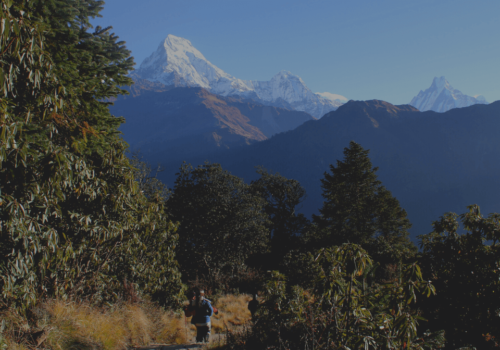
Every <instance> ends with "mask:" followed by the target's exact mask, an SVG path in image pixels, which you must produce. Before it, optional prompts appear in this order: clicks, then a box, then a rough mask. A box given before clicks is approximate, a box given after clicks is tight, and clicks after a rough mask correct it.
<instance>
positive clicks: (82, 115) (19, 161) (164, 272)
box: [0, 0, 181, 308]
mask: <svg viewBox="0 0 500 350" xmlns="http://www.w3.org/2000/svg"><path fill="white" fill-rule="evenodd" d="M0 3H1V9H0V17H1V20H2V23H3V25H2V26H1V31H0V45H1V49H0V65H1V69H0V94H1V95H2V96H3V98H2V100H1V103H0V179H1V181H0V192H1V193H0V202H1V205H0V230H1V231H0V235H1V239H0V242H1V243H0V291H1V293H2V297H3V298H4V300H5V301H6V302H7V303H8V304H9V305H16V306H19V307H21V308H27V307H29V306H31V305H33V304H35V303H36V302H37V300H39V299H40V298H43V297H47V296H57V297H61V298H67V297H70V296H75V297H76V296H78V297H85V298H88V299H91V300H94V301H96V302H99V301H103V300H107V299H112V298H115V297H116V295H117V293H119V292H120V287H121V286H122V279H123V278H125V277H127V278H128V280H129V281H130V282H133V283H136V284H137V285H138V286H140V287H142V288H143V290H144V291H149V292H157V291H158V289H162V288H164V287H165V288H166V289H167V288H171V289H169V291H170V292H172V294H174V295H175V294H179V293H180V291H179V290H180V289H181V285H180V283H179V284H178V285H177V286H173V284H175V283H176V281H177V282H180V281H179V276H178V272H177V271H176V267H175V264H172V259H173V256H174V255H173V246H174V245H175V240H176V237H175V234H174V232H173V231H174V229H175V228H174V227H173V226H172V224H170V223H168V221H166V218H165V217H164V214H163V213H164V209H163V205H164V204H163V203H162V202H161V201H156V200H150V199H148V198H147V197H146V196H144V195H143V194H141V193H140V192H139V186H138V184H137V183H136V182H135V181H134V171H133V168H132V167H131V166H130V164H129V161H128V159H127V158H126V157H125V154H124V151H125V149H126V144H125V143H124V142H123V140H122V139H121V138H120V137H119V131H118V130H117V128H118V126H119V125H120V123H121V122H122V121H123V120H122V119H120V118H115V117H113V116H111V115H110V113H109V110H108V108H107V106H108V103H107V102H104V100H106V99H108V98H110V97H115V96H117V95H118V94H120V93H123V92H124V91H123V90H121V89H120V88H119V87H118V86H119V85H127V84H130V83H131V82H132V81H131V80H130V78H128V77H127V76H126V74H127V73H128V71H129V70H130V69H131V67H132V65H133V60H132V58H131V57H130V53H129V51H128V50H127V49H126V48H125V47H124V46H123V42H118V41H117V37H116V36H115V35H114V34H111V33H110V31H109V30H110V29H111V28H106V29H101V28H96V30H95V31H94V32H93V33H91V32H89V29H90V28H91V25H90V23H89V17H94V16H97V15H98V13H99V11H100V10H101V8H102V7H101V5H102V4H103V1H95V0H87V1H77V0H68V1H55V0H46V1H41V0H38V1H37V0H34V1H27V0H19V1H15V2H13V1H10V0H1V1H0ZM160 222H161V224H160ZM152 243H156V244H159V243H161V244H165V246H164V247H163V248H162V249H163V250H162V251H161V254H162V259H163V260H160V261H157V262H155V261H154V260H151V259H154V257H155V254H149V253H144V252H142V250H141V249H142V248H143V247H144V246H146V245H149V244H152ZM148 254H149V255H148ZM165 260H168V261H169V263H168V264H166V266H165V268H163V267H162V266H163V264H162V263H163V262H165ZM168 286H170V287H168Z"/></svg>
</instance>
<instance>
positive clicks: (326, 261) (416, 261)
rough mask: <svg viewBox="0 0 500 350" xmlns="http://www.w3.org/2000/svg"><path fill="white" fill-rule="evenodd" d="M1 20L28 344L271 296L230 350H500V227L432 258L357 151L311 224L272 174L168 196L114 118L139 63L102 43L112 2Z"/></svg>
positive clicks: (8, 283)
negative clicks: (60, 308)
mask: <svg viewBox="0 0 500 350" xmlns="http://www.w3.org/2000/svg"><path fill="white" fill-rule="evenodd" d="M0 3H1V9H0V20H1V24H0V65H1V70H0V94H1V96H2V97H1V101H0V293H1V300H0V312H1V313H5V312H7V311H8V312H9V313H10V314H12V313H15V314H17V315H18V316H19V317H25V319H26V323H27V324H28V326H23V327H24V329H25V330H24V331H23V332H25V333H26V334H29V333H30V331H29V330H30V329H31V328H30V325H31V326H32V327H33V329H36V330H37V331H39V329H38V328H36V327H41V326H40V325H38V324H37V318H36V317H37V316H36V310H37V307H38V306H39V305H40V304H41V303H42V302H44V301H47V300H50V299H57V300H59V301H60V300H73V301H81V300H85V301H86V302H87V303H88V304H89V305H97V306H101V307H103V306H106V305H107V306H108V307H109V306H110V305H113V303H117V302H120V301H122V300H124V299H127V298H128V297H131V296H133V297H134V298H135V299H142V300H148V299H149V300H151V301H153V302H156V303H157V304H156V305H158V304H159V305H162V306H164V307H168V308H172V309H174V310H175V309H176V308H177V307H178V305H179V303H180V301H181V300H182V295H183V292H184V291H185V289H186V284H191V285H194V284H198V285H202V286H205V287H208V288H209V291H212V292H216V291H224V292H228V291H231V290H233V289H238V290H240V291H244V292H249V291H255V290H259V291H261V292H262V293H263V302H262V304H261V307H260V310H259V311H258V314H257V316H256V322H255V324H254V326H253V328H252V330H251V332H248V333H246V335H245V336H244V337H243V338H241V339H237V338H230V339H232V341H230V342H229V343H228V345H227V346H228V347H238V348H249V349H255V348H265V347H267V348H287V349H303V348H307V349H348V348H349V349H354V348H356V349H405V348H408V349H435V348H446V349H456V348H459V347H466V346H475V347H477V348H481V349H489V348H494V347H498V343H497V339H498V337H499V336H500V317H499V311H500V305H499V304H498V297H497V295H498V294H499V293H500V288H499V287H500V281H499V273H500V272H499V271H500V270H499V269H500V266H499V258H500V251H499V249H498V241H499V239H500V237H499V235H500V216H499V215H497V214H491V215H490V216H488V217H486V218H485V217H483V216H482V215H481V214H480V211H479V207H478V206H477V205H474V206H471V207H469V212H467V213H465V214H462V215H460V216H457V215H456V214H453V213H448V214H445V215H444V216H443V217H442V218H440V219H439V220H438V221H436V222H435V223H434V231H433V232H432V233H430V234H427V235H422V236H420V240H421V248H422V251H421V252H417V248H416V246H415V245H414V244H413V243H412V242H411V241H410V240H409V238H408V232H407V229H408V228H409V227H410V225H411V224H410V222H409V220H408V219H407V217H406V212H405V211H404V209H402V208H401V207H400V205H399V202H398V200H397V199H396V198H394V197H393V196H392V195H391V193H390V192H389V191H388V190H387V189H386V188H385V187H384V186H383V185H382V184H381V182H380V181H379V180H377V176H376V174H375V173H376V170H377V169H376V168H373V167H372V164H371V161H370V159H369V156H368V155H369V151H368V150H364V149H363V148H362V147H361V145H359V144H356V143H354V142H351V143H350V144H349V146H348V147H347V148H345V150H344V159H343V160H342V161H340V160H339V161H338V162H337V164H336V166H334V165H331V166H330V172H326V173H325V174H324V179H323V180H322V189H323V196H324V199H325V201H324V205H323V207H322V208H320V215H317V216H314V217H313V220H312V222H310V221H309V220H308V219H307V218H305V217H304V216H303V215H300V214H297V212H296V209H297V207H298V206H299V205H300V203H301V202H302V201H303V199H304V198H305V195H306V194H305V191H304V189H303V188H302V186H301V185H300V183H299V182H298V181H296V180H293V179H287V178H285V177H283V176H281V175H280V174H278V173H272V172H269V171H267V170H266V169H263V168H258V169H257V173H258V174H259V175H260V178H259V179H258V180H255V181H253V182H252V183H250V184H246V183H245V182H244V181H243V180H242V179H240V178H238V177H236V176H234V175H232V174H230V173H229V172H228V171H226V170H224V169H222V167H221V166H220V165H219V164H209V163H206V164H204V165H201V166H198V167H196V168H193V167H191V166H190V165H187V164H186V165H184V166H183V167H182V168H181V169H180V171H179V173H178V178H177V181H176V182H175V186H174V188H173V189H172V190H169V189H168V188H167V187H166V186H165V185H164V184H162V183H161V182H160V181H158V179H157V177H156V176H155V174H153V173H152V172H151V169H150V167H149V165H148V164H147V163H144V162H142V161H141V160H140V158H139V157H138V156H133V157H131V158H130V159H129V158H128V157H127V156H126V153H125V152H126V150H127V145H126V144H125V143H124V142H123V140H122V139H121V137H120V135H119V132H118V126H119V125H120V123H122V122H123V120H122V119H121V118H117V117H114V116H112V115H111V114H110V113H109V110H108V105H109V102H107V101H109V99H110V98H113V97H116V96H118V95H119V94H124V93H126V91H125V90H122V89H121V88H120V86H126V85H130V84H132V81H131V79H130V78H129V77H127V74H128V73H129V71H130V70H131V69H132V66H133V64H134V63H133V60H132V58H131V57H130V52H129V51H128V50H126V48H125V46H124V43H123V42H120V41H118V37H117V36H115V35H114V34H113V33H111V27H109V28H100V27H97V28H95V29H94V30H93V31H92V30H91V29H92V28H91V25H90V23H89V18H92V17H95V16H98V14H99V11H100V10H101V9H102V5H103V1H97V0H86V1H80V0H65V1H57V0H30V1H28V0H18V1H16V2H13V1H11V0H0ZM460 223H461V224H462V226H460ZM268 270H273V272H269V273H266V271H268ZM2 315H3V314H2ZM9 327H12V325H10V324H6V323H5V322H2V323H1V324H0V348H1V347H2V346H3V347H5V344H6V343H5V339H4V336H3V335H2V334H1V332H3V331H4V330H5V329H9ZM26 329H28V331H26ZM42 331H43V329H42ZM18 333H19V332H18ZM19 334H20V333H19ZM26 339H27V340H26V341H27V342H28V341H29V339H34V338H33V337H31V338H29V337H27V338H26Z"/></svg>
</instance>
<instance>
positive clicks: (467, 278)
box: [419, 205, 500, 349]
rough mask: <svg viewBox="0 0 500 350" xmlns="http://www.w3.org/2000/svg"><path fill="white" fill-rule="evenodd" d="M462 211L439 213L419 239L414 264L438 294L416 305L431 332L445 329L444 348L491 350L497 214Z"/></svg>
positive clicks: (499, 253)
mask: <svg viewBox="0 0 500 350" xmlns="http://www.w3.org/2000/svg"><path fill="white" fill-rule="evenodd" d="M468 209H469V211H468V212H467V213H464V214H461V215H457V214H455V213H447V214H445V215H443V216H442V217H441V218H440V219H439V220H438V221H435V222H434V223H433V226H434V231H433V232H431V233H429V234H426V235H421V236H419V238H420V240H421V247H422V253H421V256H420V257H419V260H420V261H421V265H422V268H423V269H424V271H425V272H426V274H427V275H429V276H432V279H433V283H434V284H435V286H436V290H437V291H438V293H437V294H436V295H434V296H433V297H431V298H429V300H425V301H422V303H421V307H422V309H423V310H424V315H425V317H426V318H428V319H429V327H430V328H431V329H432V330H438V329H444V330H445V336H446V349H457V348H460V347H465V346H473V347H476V348H478V349H493V348H496V347H498V346H499V345H498V344H499V340H500V317H499V313H500V299H499V297H498V296H499V295H500V280H499V276H500V246H499V244H498V242H499V240H500V215H499V214H490V215H489V216H488V217H483V216H482V215H481V212H480V210H479V206H477V205H471V206H469V207H468ZM461 231H462V232H463V234H460V233H459V232H461Z"/></svg>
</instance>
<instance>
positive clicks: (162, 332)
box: [0, 295, 251, 350]
mask: <svg viewBox="0 0 500 350" xmlns="http://www.w3.org/2000/svg"><path fill="white" fill-rule="evenodd" d="M250 299H251V298H250V297H249V296H246V295H241V296H233V295H226V296H222V297H220V298H218V300H217V302H216V303H215V306H216V307H217V308H218V309H219V314H218V315H214V317H212V335H213V336H212V339H213V340H215V341H216V342H217V340H218V339H220V338H222V339H224V338H225V337H224V334H225V333H226V332H227V331H230V332H233V331H237V330H240V329H241V328H242V327H244V326H245V325H246V324H248V323H249V322H250V319H251V315H250V312H249V311H248V308H247V305H248V301H249V300H250ZM35 314H36V315H37V316H36V322H35V323H36V325H32V326H28V324H27V322H26V321H25V320H23V319H22V318H19V317H17V318H15V317H13V316H9V317H10V321H8V322H7V326H8V327H7V329H6V331H5V332H4V334H5V336H6V337H5V339H3V340H2V334H0V348H1V345H2V341H3V342H4V344H6V346H7V349H13V350H27V349H30V348H32V346H28V339H29V336H28V335H29V334H34V333H36V332H39V331H41V330H44V331H45V333H44V334H43V343H42V344H41V346H40V348H47V349H57V350H65V349H103V350H121V349H127V348H130V347H131V346H141V345H150V344H187V343H191V342H192V341H193V340H194V338H195V334H196V328H195V327H194V326H193V325H191V324H190V319H187V320H186V319H185V318H184V315H182V314H181V313H175V312H173V311H165V310H163V309H161V308H159V307H156V306H154V305H152V304H147V303H143V304H120V305H114V306H113V307H111V308H95V307H90V306H89V305H88V304H86V303H76V302H63V301H57V300H52V301H50V302H47V303H45V304H44V305H41V306H40V307H39V308H38V309H37V310H36V313H35ZM5 317H6V314H5V313H4V314H2V315H0V318H5ZM39 333H43V332H39ZM217 334H220V335H217ZM39 339H42V338H39ZM35 343H36V341H35ZM31 344H32V345H33V340H31Z"/></svg>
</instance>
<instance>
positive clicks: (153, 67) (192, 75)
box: [131, 34, 346, 118]
mask: <svg viewBox="0 0 500 350" xmlns="http://www.w3.org/2000/svg"><path fill="white" fill-rule="evenodd" d="M131 76H132V77H133V78H136V79H137V78H140V79H146V80H149V81H152V82H158V83H161V84H164V85H167V86H174V87H202V88H204V89H207V90H208V91H210V92H211V93H214V94H217V95H222V96H226V97H227V96H240V97H243V98H247V99H252V100H255V101H256V102H258V103H261V104H264V105H270V106H275V107H281V108H287V109H290V110H296V111H304V112H307V113H309V114H311V115H312V116H314V117H316V118H321V117H322V116H323V115H324V114H325V113H327V112H329V111H332V110H335V109H336V108H338V106H340V105H342V103H343V102H344V100H346V99H345V97H343V96H341V95H336V96H339V97H340V98H337V99H331V97H324V96H322V95H321V94H317V93H313V92H312V91H311V90H310V89H309V88H308V87H307V86H306V85H305V83H304V81H303V80H302V79H301V78H300V77H298V76H296V75H294V74H291V73H290V72H288V71H280V72H279V73H277V74H276V75H275V76H273V77H272V78H271V80H269V81H254V80H241V79H237V78H235V77H233V76H231V75H230V74H228V73H226V72H224V71H223V70H222V69H220V68H218V67H216V66H215V65H213V64H212V63H211V62H209V61H208V60H207V59H206V58H205V56H203V54H202V53H201V52H200V51H198V50H197V49H196V48H195V47H194V46H193V45H192V44H191V42H190V41H189V40H187V39H184V38H180V37H176V36H174V35H171V34H169V35H168V36H167V37H166V38H165V39H164V40H163V41H162V42H161V43H160V45H159V46H158V48H157V49H156V51H154V52H153V53H152V54H151V55H150V56H149V57H147V58H146V59H145V60H144V61H143V62H142V63H141V65H140V66H139V68H138V69H137V70H136V71H135V72H134V73H132V74H131ZM322 94H325V93H322ZM332 95H333V94H332Z"/></svg>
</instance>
